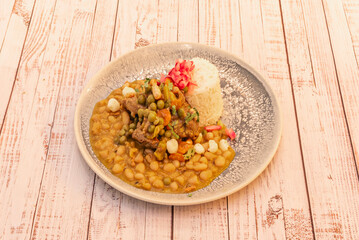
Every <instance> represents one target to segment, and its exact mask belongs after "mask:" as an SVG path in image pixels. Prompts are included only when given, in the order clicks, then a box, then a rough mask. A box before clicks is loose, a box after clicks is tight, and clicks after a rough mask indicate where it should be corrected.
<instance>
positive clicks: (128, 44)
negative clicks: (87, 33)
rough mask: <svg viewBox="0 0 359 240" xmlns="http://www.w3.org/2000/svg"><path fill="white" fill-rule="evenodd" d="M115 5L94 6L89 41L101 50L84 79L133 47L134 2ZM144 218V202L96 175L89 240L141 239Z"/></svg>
mask: <svg viewBox="0 0 359 240" xmlns="http://www.w3.org/2000/svg"><path fill="white" fill-rule="evenodd" d="M116 3H117V1H112V2H111V3H109V2H107V3H106V4H103V3H101V4H100V2H99V3H98V6H97V12H96V14H97V15H96V18H95V24H94V30H93V36H92V38H93V40H95V41H97V42H98V43H99V44H100V45H102V46H103V48H102V53H96V54H94V55H93V57H92V60H91V65H90V67H89V70H88V74H87V79H90V78H91V77H92V76H93V75H94V74H95V73H96V72H97V71H98V70H99V69H100V68H102V67H103V66H104V65H105V64H106V63H107V62H108V60H109V59H114V58H115V57H119V56H120V55H121V54H122V53H125V52H127V51H129V50H131V49H133V47H134V43H135V38H134V37H135V33H136V15H137V12H136V7H137V6H138V5H137V4H138V3H137V1H131V2H129V1H121V2H118V3H117V4H118V6H116ZM110 9H115V10H116V11H115V12H114V11H112V10H110ZM116 12H117V13H116ZM97 16H98V17H97ZM105 16H106V17H105ZM97 19H98V20H97ZM106 23H107V24H108V25H105V24H106ZM104 25H105V26H106V27H105V29H106V31H105V32H103V28H104ZM104 33H105V34H104ZM113 36H114V39H113V42H112V37H113ZM96 45H97V44H96ZM96 45H94V47H95V48H96ZM111 50H112V53H111ZM145 215H146V203H144V202H142V201H139V200H135V199H133V198H131V197H128V196H126V195H124V194H122V193H120V192H118V191H117V190H116V189H114V188H112V187H111V186H109V185H108V184H106V183H105V182H104V181H102V180H101V179H99V178H98V177H97V176H96V180H95V186H94V194H93V200H92V209H91V218H90V226H89V238H90V239H116V238H121V239H131V238H133V239H141V238H142V237H143V236H144V234H145V217H144V216H145Z"/></svg>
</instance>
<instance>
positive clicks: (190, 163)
mask: <svg viewBox="0 0 359 240" xmlns="http://www.w3.org/2000/svg"><path fill="white" fill-rule="evenodd" d="M186 168H187V169H193V162H192V161H188V162H187V163H186Z"/></svg>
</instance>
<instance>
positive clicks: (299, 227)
mask: <svg viewBox="0 0 359 240" xmlns="http://www.w3.org/2000/svg"><path fill="white" fill-rule="evenodd" d="M239 6H240V18H241V25H242V31H243V34H242V42H243V58H244V59H245V60H247V61H248V62H249V63H250V64H251V65H252V66H254V67H256V68H257V69H259V70H260V71H261V72H262V73H263V75H264V76H266V78H267V79H268V81H269V83H270V84H271V86H272V87H273V89H274V91H275V92H276V94H277V96H278V100H279V103H280V106H281V108H282V111H283V112H285V113H286V120H285V121H284V122H283V130H282V140H281V144H280V146H279V148H278V151H277V153H276V155H275V157H274V159H273V161H272V162H271V164H270V165H269V167H268V168H267V169H266V170H265V171H264V173H262V174H261V175H260V176H259V177H258V179H257V180H255V181H254V182H253V183H252V184H251V185H250V186H249V187H248V188H249V189H247V190H246V192H247V194H249V195H254V196H251V197H250V198H251V200H252V199H253V200H254V201H255V203H254V207H255V209H254V211H255V213H256V219H255V220H256V223H257V225H256V226H257V237H258V238H259V239H262V238H264V239H266V238H274V239H283V238H286V237H287V238H289V239H291V238H293V237H297V238H299V239H312V238H313V236H312V226H311V220H310V212H309V205H308V201H307V193H306V187H305V177H304V171H303V166H302V159H301V154H300V145H299V138H298V134H297V127H296V119H295V110H294V105H293V101H292V94H291V83H290V78H289V72H288V66H287V61H286V52H285V45H284V38H283V30H282V23H281V15H280V8H279V4H278V2H273V1H261V2H259V1H250V2H248V1H240V3H239ZM224 7H225V6H224ZM232 8H233V7H232ZM229 11H230V9H227V12H229ZM225 15H228V13H227V14H226V13H224V14H221V16H225ZM236 29H237V31H238V29H239V28H236ZM244 33H245V34H244ZM238 34H240V33H238ZM221 39H222V32H221ZM233 42H234V41H233ZM236 48H237V49H240V46H237V47H236ZM293 166H295V167H293ZM293 186H295V188H293ZM240 197H241V195H240V194H237V195H234V196H229V206H228V208H229V210H228V213H229V219H230V221H231V220H233V221H235V222H236V224H239V225H240V226H243V222H244V223H245V224H246V226H248V225H249V226H251V227H252V231H251V232H247V236H251V237H252V238H253V237H254V236H255V233H253V231H254V230H255V228H254V227H253V226H254V223H253V218H252V217H251V215H253V213H252V214H251V215H250V216H239V217H238V218H239V219H238V218H235V217H234V216H232V213H233V212H234V213H236V212H239V211H240V210H241V209H248V208H250V207H253V203H252V202H248V197H247V198H245V197H243V195H242V198H243V199H241V198H240ZM237 204H238V206H237ZM232 208H233V210H234V211H232ZM251 210H253V209H251ZM247 211H248V210H247ZM240 217H241V218H240ZM249 220H251V221H252V222H248V221H249ZM242 228H243V227H242ZM231 230H233V234H232V232H230V237H231V238H232V237H234V238H240V237H242V238H243V235H238V234H242V233H241V230H242V231H245V232H246V231H248V230H247V229H240V230H239V231H237V230H234V229H233V228H232V229H230V231H231Z"/></svg>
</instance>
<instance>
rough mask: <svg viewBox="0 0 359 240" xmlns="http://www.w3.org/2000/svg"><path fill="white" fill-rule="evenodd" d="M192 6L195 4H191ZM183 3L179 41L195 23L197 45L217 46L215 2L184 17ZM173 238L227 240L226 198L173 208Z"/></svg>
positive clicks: (203, 3)
mask: <svg viewBox="0 0 359 240" xmlns="http://www.w3.org/2000/svg"><path fill="white" fill-rule="evenodd" d="M192 4H193V6H195V3H192ZM188 5H189V3H188V2H185V1H183V2H182V1H180V7H179V10H181V12H180V13H179V20H178V21H179V23H181V22H182V21H184V22H185V23H186V25H185V24H181V25H179V29H178V33H179V34H178V36H179V39H178V40H179V41H186V40H187V39H191V40H192V39H193V40H196V39H197V33H196V32H195V31H194V30H193V29H192V30H190V31H187V29H191V25H194V24H196V22H195V20H197V19H198V20H199V22H198V29H199V35H198V40H199V42H201V43H205V44H208V45H214V46H217V47H220V38H219V14H220V12H219V1H201V0H200V1H199V5H198V10H199V11H198V12H195V11H194V10H192V11H191V12H188V13H187V14H186V15H185V14H182V13H183V11H187V10H188V8H190V6H188ZM184 18H186V19H184ZM173 238H174V239H228V221H227V199H226V198H222V199H219V200H217V201H213V202H209V203H205V204H201V205H195V206H186V207H174V216H173Z"/></svg>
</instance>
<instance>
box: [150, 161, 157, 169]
mask: <svg viewBox="0 0 359 240" xmlns="http://www.w3.org/2000/svg"><path fill="white" fill-rule="evenodd" d="M158 167H159V166H158V162H157V161H152V162H151V163H150V168H151V170H153V171H157V170H158Z"/></svg>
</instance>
